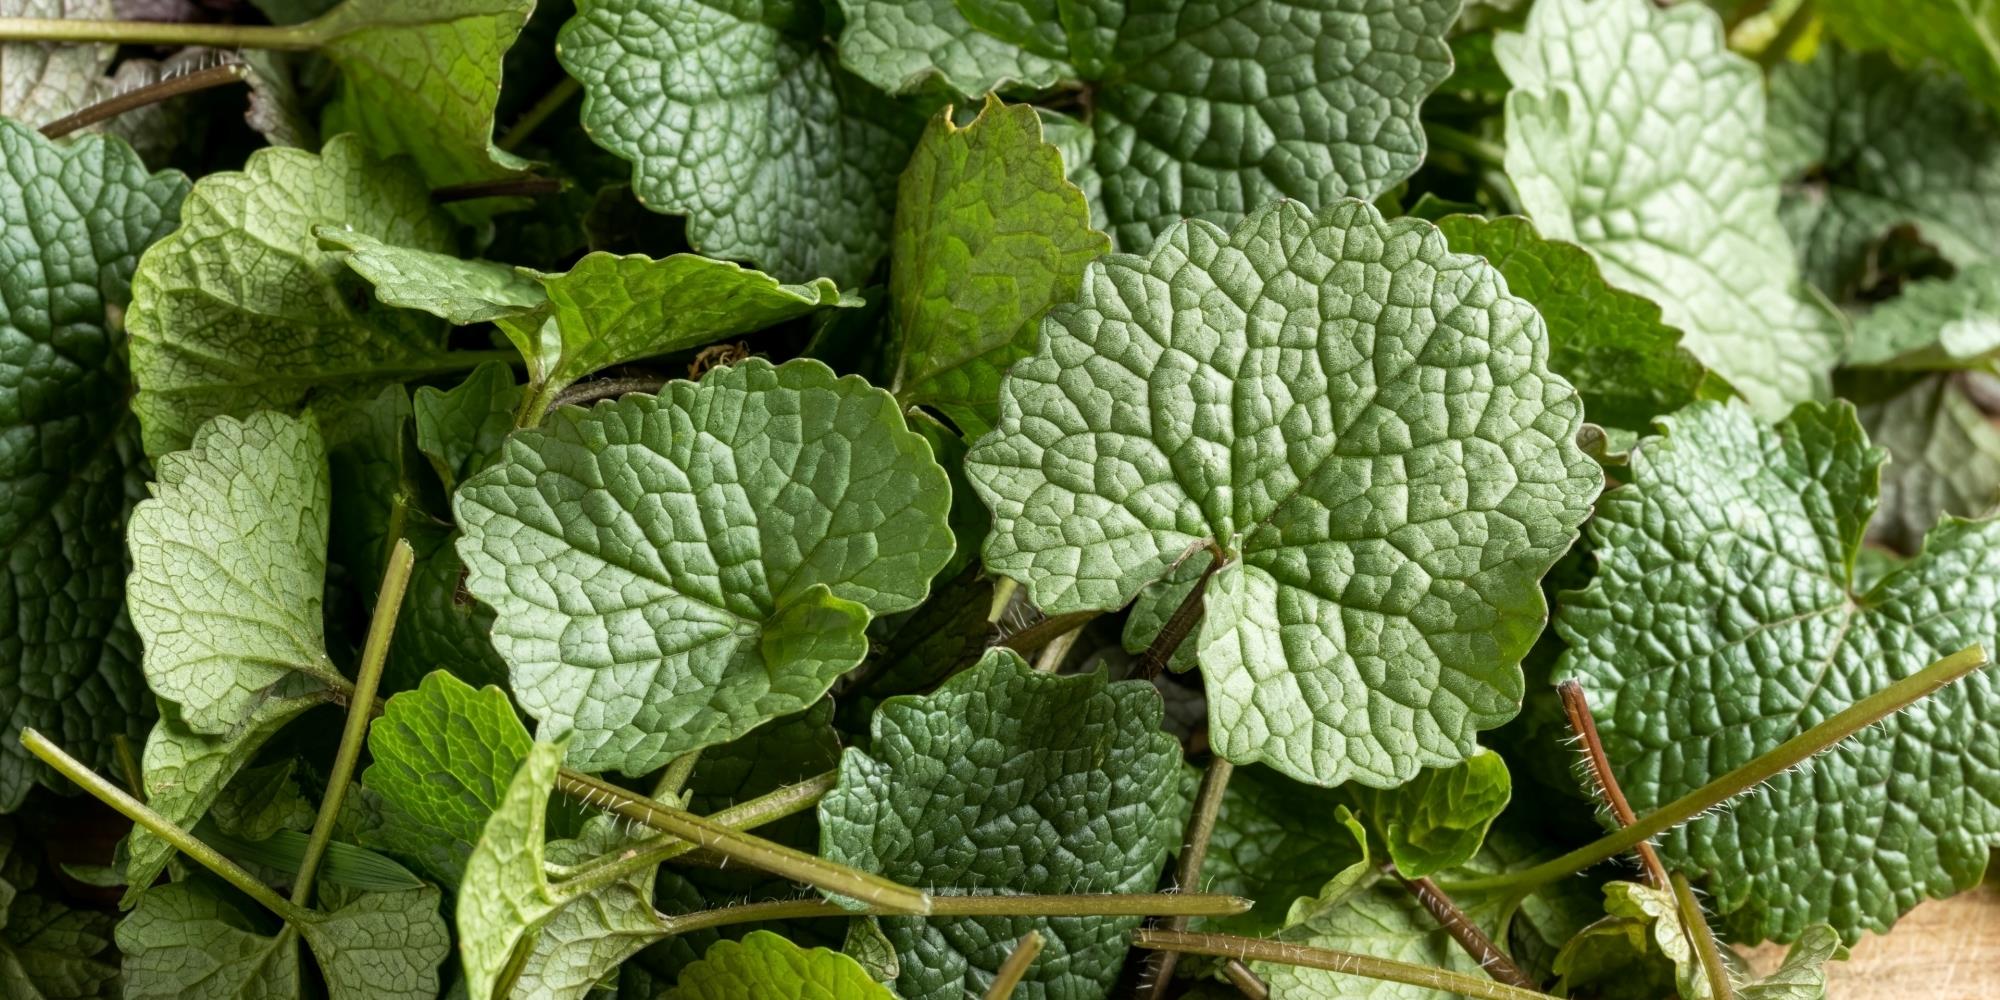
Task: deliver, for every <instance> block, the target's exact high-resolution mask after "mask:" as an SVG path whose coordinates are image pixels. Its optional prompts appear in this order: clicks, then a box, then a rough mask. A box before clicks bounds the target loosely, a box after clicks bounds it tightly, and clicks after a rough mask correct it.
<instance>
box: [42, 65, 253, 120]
mask: <svg viewBox="0 0 2000 1000" xmlns="http://www.w3.org/2000/svg"><path fill="white" fill-rule="evenodd" d="M249 75H250V66H249V64H247V63H240V62H232V63H224V64H223V65H221V66H210V67H209V68H207V69H204V70H196V71H195V72H193V73H182V74H180V75H178V76H170V77H167V78H166V79H164V80H161V81H159V82H157V83H149V84H147V85H146V86H143V87H137V88H134V89H132V90H128V91H126V92H125V93H122V94H119V95H118V96H116V97H113V98H110V99H109V100H103V101H99V102H97V103H96V104H92V105H90V106H88V107H86V108H83V109H81V110H79V111H76V112H74V113H72V114H67V115H64V116H62V117H61V118H58V119H56V120H55V121H52V122H50V123H48V124H47V125H44V126H42V128H41V132H42V135H44V136H47V137H48V138H51V139H60V138H62V137H63V136H66V135H68V134H70V133H71V132H74V131H76V130H77V129H80V128H88V127H90V126H92V125H95V124H97V123H98V122H101V121H103V120H105V119H106V118H116V117H118V116H119V115H122V114H124V113H125V112H127V111H131V110H132V109H134V108H143V107H145V106H146V105H148V104H158V103H160V102H161V101H167V100H172V99H173V98H176V97H180V96H182V95H184V94H192V93H195V92H197V91H202V90H207V89H209V88H210V87H222V86H227V85H229V84H232V83H242V82H243V81H244V79H246V78H247V77H249Z"/></svg>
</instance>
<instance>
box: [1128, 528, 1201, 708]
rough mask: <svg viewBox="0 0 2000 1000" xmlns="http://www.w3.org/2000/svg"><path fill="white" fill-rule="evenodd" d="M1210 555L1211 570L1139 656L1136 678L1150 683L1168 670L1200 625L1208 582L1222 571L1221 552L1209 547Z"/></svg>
mask: <svg viewBox="0 0 2000 1000" xmlns="http://www.w3.org/2000/svg"><path fill="white" fill-rule="evenodd" d="M1208 554H1209V560H1208V568H1207V569H1204V570H1202V571H1201V579H1199V580H1196V581H1195V582H1194V587H1193V589H1191V590H1189V591H1188V592H1187V596H1186V597H1184V598H1181V603H1180V606H1179V607H1176V608H1174V613H1173V614H1172V615H1171V616H1169V617H1168V618H1167V623H1166V624H1165V625H1162V626H1160V634H1159V635H1156V636H1154V637H1153V643H1152V645H1150V646H1147V647H1146V651H1145V652H1144V653H1142V654H1140V656H1139V662H1138V663H1137V664H1136V665H1135V666H1134V670H1135V674H1134V676H1137V677H1144V678H1146V679H1147V680H1151V679H1153V678H1155V677H1158V676H1160V671H1162V670H1165V669H1167V663H1168V661H1170V660H1172V659H1173V658H1174V652H1175V651H1176V650H1178V649H1180V648H1181V643H1183V642H1185V641H1187V637H1188V635H1189V633H1192V632H1193V631H1194V627H1195V626H1196V625H1199V624H1201V611H1202V600H1203V598H1204V596H1205V595H1206V594H1207V592H1208V578H1209V577H1211V576H1214V575H1215V571H1216V570H1218V569H1221V568H1222V550H1220V549H1218V548H1216V547H1215V545H1214V544H1213V543H1210V545H1209V547H1208ZM1190 558H1192V556H1190Z"/></svg>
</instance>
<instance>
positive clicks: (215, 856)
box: [21, 728, 312, 924]
mask: <svg viewBox="0 0 2000 1000" xmlns="http://www.w3.org/2000/svg"><path fill="white" fill-rule="evenodd" d="M21 745H22V746H24V747H27V748H28V752H29V753H31V754H34V755H35V756H36V757H39V758H41V760H42V762H43V763H45V764H47V765H49V766H50V767H53V768H55V769H56V770H57V771H58V772H60V773H61V774H62V776H63V777H65V778H68V779H69V780H71V781H73V782H76V784H77V787H79V788H81V789H83V790H84V791H86V792H89V793H90V794H91V795H93V796H95V797H96V798H97V799H98V801H100V802H103V803H104V804H105V805H108V806H110V807H111V808H113V809H116V810H118V811H119V812H120V813H122V814H123V815H124V816H125V818H126V819H129V820H131V821H132V822H134V823H137V824H139V825H140V826H143V827H145V828H146V829H148V830H151V831H152V832H153V833H154V834H155V835H157V836H158V837H159V838H160V839H161V840H164V841H166V842H167V843H169V844H172V845H174V848H175V849H176V850H178V851H180V852H181V853H182V854H185V855H187V856H188V857H190V858H193V859H194V860H195V861H196V862H197V863H198V864H200V865H201V866H202V867H203V868H206V869H208V870H209V871H212V872H214V873H215V874H216V875H217V876H219V877H221V879H222V880H223V881H225V882H227V883H229V884H230V885H233V886H235V887H236V888H238V889H241V890H242V891H243V894H244V895H246V896H249V897H250V898H251V899H254V900H256V901H257V902H259V903H262V904H263V905H264V907H265V908H266V909H268V910H270V911H271V912H272V913H275V914H277V915H278V916H279V918H281V919H283V920H284V921H285V922H286V923H289V924H298V923H301V922H304V921H306V920H309V919H311V917H312V913H311V911H309V910H307V909H306V908H305V907H302V906H297V905H294V904H293V903H292V901H291V900H289V899H286V898H285V897H283V896H280V895H278V894H277V893H276V892H275V891H273V890H272V889H271V887H270V886H267V885H265V884H264V883H262V882H259V881H258V880H257V876H255V875H252V874H250V873H249V872H247V871H244V870H243V869H242V868H241V867H239V866H238V865H237V864H236V862H234V861H231V860H229V859H228V858H225V857H223V856H222V852H220V851H217V850H216V849H215V848H213V847H210V846H208V845H207V844H204V843H202V842H201V840H200V839H199V838H197V837H196V836H195V835H194V834H192V833H189V832H188V831H187V830H185V829H183V828H182V827H181V826H180V824H178V823H175V822H174V821H173V820H170V819H168V818H166V817H165V816H162V815H160V814H159V813H156V812H154V811H153V810H151V809H148V808H146V804H145V803H143V802H140V801H139V800H138V799H135V798H133V797H132V796H131V795H129V794H126V792H125V790H124V789H122V788H119V787H118V786H117V785H115V784H113V783H111V782H110V781H107V780H105V779H104V778H103V777H101V776H99V775H98V773H97V772H95V771H92V770H91V769H90V768H87V767H85V766H83V762H82V761H79V760H77V759H76V758H75V757H71V756H70V755H69V754H67V753H64V752H63V749H62V748H61V747H59V746H56V745H55V744H54V743H52V742H50V741H49V738H48V737H46V736H43V735H42V734H41V733H40V732H38V731H36V730H35V729H33V728H26V729H22V730H21Z"/></svg>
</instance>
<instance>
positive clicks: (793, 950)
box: [662, 931, 896, 1000]
mask: <svg viewBox="0 0 2000 1000" xmlns="http://www.w3.org/2000/svg"><path fill="white" fill-rule="evenodd" d="M747 996H757V997H798V998H800V1000H896V994H894V993H891V992H890V991H889V990H888V989H887V988H885V987H884V986H883V985H882V984H880V983H878V982H876V981H875V980H873V979H870V978H869V977H868V971H867V970H866V969H863V968H862V967H861V965H860V963H858V962H856V961H855V960H854V959H851V958H849V957H847V956H846V955H843V954H841V953H840V952H837V951H833V950H830V949H827V948H801V947H799V946H798V945H795V944H793V943H791V942H790V941H787V940H785V939H784V938H782V937H779V936H778V935H776V934H773V933H771V932H770V931H753V932H751V933H750V934H747V935H745V936H744V938H743V940H741V941H718V942H716V943H715V944H714V945H713V946H712V947H710V948H709V949H708V951H707V952H706V953H705V954H703V955H702V957H701V961H699V962H696V963H694V964H693V965H690V966H688V967H687V969H686V970H685V971H683V972H682V973H681V979H680V984H679V985H678V986H676V987H674V989H673V991H672V992H670V993H668V994H666V996H665V997H664V998H662V1000H738V998H739V997H747Z"/></svg>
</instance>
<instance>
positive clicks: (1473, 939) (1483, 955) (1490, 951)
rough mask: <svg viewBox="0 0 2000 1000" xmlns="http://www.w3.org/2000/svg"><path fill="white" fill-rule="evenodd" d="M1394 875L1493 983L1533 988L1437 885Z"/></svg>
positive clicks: (1510, 960)
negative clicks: (1491, 978) (1484, 971)
mask: <svg viewBox="0 0 2000 1000" xmlns="http://www.w3.org/2000/svg"><path fill="white" fill-rule="evenodd" d="M1395 875H1396V880H1397V881H1399V882H1401V883H1403V888H1405V889H1408V890H1410V895H1412V896H1415V897H1416V898H1417V902H1419V903H1421V904H1423V907H1424V909H1425V910H1426V911H1428V912H1429V913H1430V915H1431V917H1432V918H1433V919H1435V920H1436V921H1437V922H1438V926H1439V927H1442V928H1444V932H1445V933H1446V934H1449V935H1451V939H1452V940H1454V941H1457V942H1458V946H1459V947H1460V948H1463V949H1464V950H1465V953H1466V954H1467V955H1470V956H1472V960H1473V961H1475V962H1478V963H1479V967H1480V968H1482V969H1485V970H1486V974H1487V975H1488V976H1491V977H1493V980H1494V981H1495V982H1499V983H1506V984H1507V985H1509V986H1523V987H1527V988H1529V989H1533V988H1534V986H1535V981H1534V980H1533V979H1530V978H1528V974H1527V973H1525V972H1522V971H1521V967H1520V966H1518V965H1515V964H1514V960H1513V959H1512V958H1509V957H1507V953H1506V952H1504V951H1501V950H1500V946H1499V945H1497V944H1494V943H1493V939H1492V938H1490V937H1487V936H1486V932H1485V931H1483V930H1480V929H1479V925H1478V924H1475V923H1473V922H1472V920H1471V918H1469V917H1467V916H1466V915H1465V911H1464V910H1461V909H1459V907H1458V904H1457V903H1456V902H1453V901H1452V898H1451V897H1450V896H1449V895H1447V894H1446V893H1445V891H1444V890H1443V889H1440V888H1438V885H1437V883H1436V882H1433V881H1431V880H1430V879H1427V878H1416V879H1412V878H1405V877H1403V873H1402V872H1396V873H1395Z"/></svg>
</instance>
